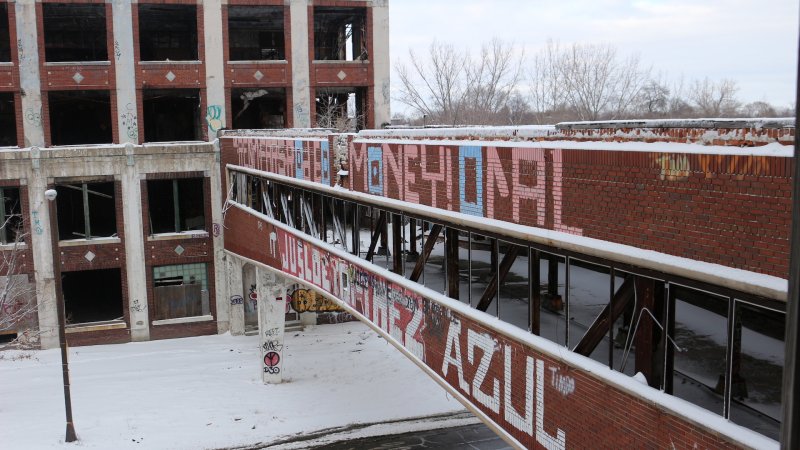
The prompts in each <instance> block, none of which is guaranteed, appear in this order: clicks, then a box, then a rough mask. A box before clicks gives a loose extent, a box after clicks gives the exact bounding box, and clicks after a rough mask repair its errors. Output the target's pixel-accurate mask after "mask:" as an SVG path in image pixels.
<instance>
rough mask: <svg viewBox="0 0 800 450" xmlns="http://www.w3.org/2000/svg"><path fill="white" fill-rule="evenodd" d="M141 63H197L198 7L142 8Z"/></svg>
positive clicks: (143, 5)
mask: <svg viewBox="0 0 800 450" xmlns="http://www.w3.org/2000/svg"><path fill="white" fill-rule="evenodd" d="M139 52H140V54H139V56H140V59H141V60H142V61H197V60H198V57H197V7H196V6H195V5H147V4H140V5H139Z"/></svg>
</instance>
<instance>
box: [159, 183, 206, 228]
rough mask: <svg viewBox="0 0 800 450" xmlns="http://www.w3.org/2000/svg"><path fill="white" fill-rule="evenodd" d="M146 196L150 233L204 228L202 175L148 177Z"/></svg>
mask: <svg viewBox="0 0 800 450" xmlns="http://www.w3.org/2000/svg"><path fill="white" fill-rule="evenodd" d="M147 200H148V204H149V208H150V230H151V233H153V234H158V233H180V232H182V231H192V230H205V228H206V216H205V202H204V197H203V179H202V178H185V179H180V180H150V181H148V182H147Z"/></svg>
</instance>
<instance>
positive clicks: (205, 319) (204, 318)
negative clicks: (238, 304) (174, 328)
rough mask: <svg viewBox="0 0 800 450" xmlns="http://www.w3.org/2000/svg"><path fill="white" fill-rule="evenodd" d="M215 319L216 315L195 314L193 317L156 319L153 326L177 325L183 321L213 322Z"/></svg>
mask: <svg viewBox="0 0 800 450" xmlns="http://www.w3.org/2000/svg"><path fill="white" fill-rule="evenodd" d="M212 320H214V317H212V316H210V315H208V316H193V317H178V318H177V319H164V320H154V321H153V322H152V323H153V326H158V325H177V324H182V323H195V322H211V321H212Z"/></svg>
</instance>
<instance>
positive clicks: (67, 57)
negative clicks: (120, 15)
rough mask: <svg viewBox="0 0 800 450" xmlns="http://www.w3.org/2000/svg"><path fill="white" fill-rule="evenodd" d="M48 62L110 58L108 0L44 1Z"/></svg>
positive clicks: (46, 55)
mask: <svg viewBox="0 0 800 450" xmlns="http://www.w3.org/2000/svg"><path fill="white" fill-rule="evenodd" d="M42 20H43V22H44V51H45V61H47V62H58V61H108V46H107V44H106V6H105V3H99V4H90V5H86V4H84V5H79V4H71V3H70V4H67V3H44V4H43V5H42Z"/></svg>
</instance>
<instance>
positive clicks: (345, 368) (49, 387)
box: [0, 323, 464, 449]
mask: <svg viewBox="0 0 800 450" xmlns="http://www.w3.org/2000/svg"><path fill="white" fill-rule="evenodd" d="M365 336H366V338H365ZM258 339H259V338H258V336H251V337H244V336H242V337H233V336H230V335H229V334H225V335H218V336H204V337H195V338H187V339H172V340H165V341H151V342H141V343H130V344H123V345H103V346H94V347H77V348H71V349H70V355H69V362H70V375H71V382H72V405H73V414H74V423H75V429H76V431H77V434H78V437H79V439H80V441H79V443H78V446H79V447H80V448H86V449H94V448H97V449H108V448H114V449H131V448H136V449H150V448H169V449H197V448H220V447H231V446H241V445H250V444H255V443H258V442H264V443H268V442H274V441H278V440H282V439H285V438H287V437H289V436H292V435H296V434H298V433H308V432H311V431H314V430H321V429H324V428H330V427H343V426H346V425H349V424H352V423H374V422H378V421H385V420H397V419H405V418H408V417H421V416H428V415H434V414H442V413H450V412H457V411H463V410H464V409H463V406H462V405H461V404H460V403H458V402H457V401H456V400H455V399H453V398H452V397H451V396H448V395H447V394H446V393H445V391H444V390H442V389H441V388H440V387H439V385H437V384H436V383H435V382H434V381H433V380H431V379H430V378H428V376H427V375H425V373H424V372H422V371H420V370H419V369H418V368H417V367H416V366H415V365H414V364H413V363H412V362H411V361H409V360H407V359H406V358H405V357H404V356H403V355H402V354H401V353H400V352H398V351H397V350H395V348H394V347H392V346H391V345H388V343H387V342H386V341H385V340H384V339H381V338H379V337H378V336H377V335H376V334H375V333H373V332H372V331H370V330H369V329H368V328H367V327H366V326H365V325H363V324H360V323H346V324H341V325H326V326H320V327H316V328H314V329H313V331H306V332H299V333H293V334H288V335H287V336H286V348H285V350H284V354H285V360H284V366H283V367H284V371H285V372H284V373H285V379H287V380H288V382H285V383H283V384H280V385H264V384H262V382H261V376H260V374H259V370H260V369H261V365H260V361H259V356H260V353H259V340H258ZM0 355H2V359H0V380H2V383H0V399H2V401H0V442H2V444H0V447H2V448H8V449H48V448H76V447H74V446H72V445H68V444H65V443H64V442H63V440H64V424H65V421H64V400H63V398H64V397H63V390H62V383H61V370H60V369H61V365H60V361H61V360H60V353H59V350H58V349H53V350H44V351H33V352H19V351H7V352H3V353H1V354H0ZM23 355H31V357H30V359H16V360H13V359H14V358H15V357H20V356H23ZM442 426H448V424H447V422H443V424H442ZM389 428H390V429H389V430H388V431H395V432H404V431H405V430H404V429H402V426H401V425H400V424H398V425H395V426H394V427H389ZM388 431H387V432H388ZM381 432H383V431H381Z"/></svg>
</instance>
